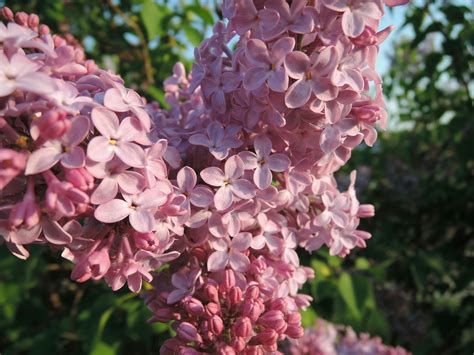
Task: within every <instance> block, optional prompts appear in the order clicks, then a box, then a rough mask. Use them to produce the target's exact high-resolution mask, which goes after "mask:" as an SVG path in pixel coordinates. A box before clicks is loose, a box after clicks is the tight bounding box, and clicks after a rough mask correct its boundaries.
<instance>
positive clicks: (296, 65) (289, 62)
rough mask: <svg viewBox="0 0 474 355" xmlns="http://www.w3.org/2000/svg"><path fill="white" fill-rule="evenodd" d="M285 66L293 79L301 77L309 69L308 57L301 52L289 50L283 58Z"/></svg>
mask: <svg viewBox="0 0 474 355" xmlns="http://www.w3.org/2000/svg"><path fill="white" fill-rule="evenodd" d="M285 68H286V72H287V73H288V75H289V76H291V77H292V78H293V79H302V78H303V77H304V76H305V73H306V72H307V71H308V70H309V58H308V56H307V55H306V54H304V53H303V52H299V51H296V52H291V53H289V54H288V55H287V56H286V58H285Z"/></svg>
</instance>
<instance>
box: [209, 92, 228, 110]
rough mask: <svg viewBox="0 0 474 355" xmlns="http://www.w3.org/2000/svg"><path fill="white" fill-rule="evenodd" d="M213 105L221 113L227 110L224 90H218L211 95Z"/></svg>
mask: <svg viewBox="0 0 474 355" xmlns="http://www.w3.org/2000/svg"><path fill="white" fill-rule="evenodd" d="M211 103H212V107H213V108H214V109H215V110H216V111H217V112H219V113H224V112H225V110H226V102H225V95H224V92H223V91H222V90H216V91H215V92H214V93H213V94H212V96H211Z"/></svg>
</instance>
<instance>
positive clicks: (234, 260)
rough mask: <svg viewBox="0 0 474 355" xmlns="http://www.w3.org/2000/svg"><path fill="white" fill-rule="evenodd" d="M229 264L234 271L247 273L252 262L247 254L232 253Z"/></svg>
mask: <svg viewBox="0 0 474 355" xmlns="http://www.w3.org/2000/svg"><path fill="white" fill-rule="evenodd" d="M229 264H230V267H231V268H232V269H233V270H235V271H238V272H245V271H247V269H248V268H249V266H250V260H249V258H248V256H247V255H245V254H242V253H233V252H231V253H230V255H229Z"/></svg>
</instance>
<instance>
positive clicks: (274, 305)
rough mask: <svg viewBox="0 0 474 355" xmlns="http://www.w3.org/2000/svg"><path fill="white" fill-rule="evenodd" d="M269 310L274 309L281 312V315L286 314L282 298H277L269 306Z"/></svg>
mask: <svg viewBox="0 0 474 355" xmlns="http://www.w3.org/2000/svg"><path fill="white" fill-rule="evenodd" d="M270 309H275V310H279V311H282V312H283V313H286V312H287V302H286V301H285V300H284V299H283V298H277V299H276V300H274V301H273V302H272V304H271V305H270Z"/></svg>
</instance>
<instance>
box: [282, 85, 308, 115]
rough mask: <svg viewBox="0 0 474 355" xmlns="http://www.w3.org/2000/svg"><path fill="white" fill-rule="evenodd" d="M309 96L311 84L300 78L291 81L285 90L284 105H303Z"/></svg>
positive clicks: (292, 106)
mask: <svg viewBox="0 0 474 355" xmlns="http://www.w3.org/2000/svg"><path fill="white" fill-rule="evenodd" d="M310 96H311V84H310V83H309V82H308V81H307V80H305V79H300V80H298V81H296V82H295V83H293V84H292V85H291V86H290V88H289V89H288V91H287V92H286V96H285V103H286V106H288V107H289V108H298V107H301V106H304V105H305V104H306V103H307V102H308V100H309V98H310Z"/></svg>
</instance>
